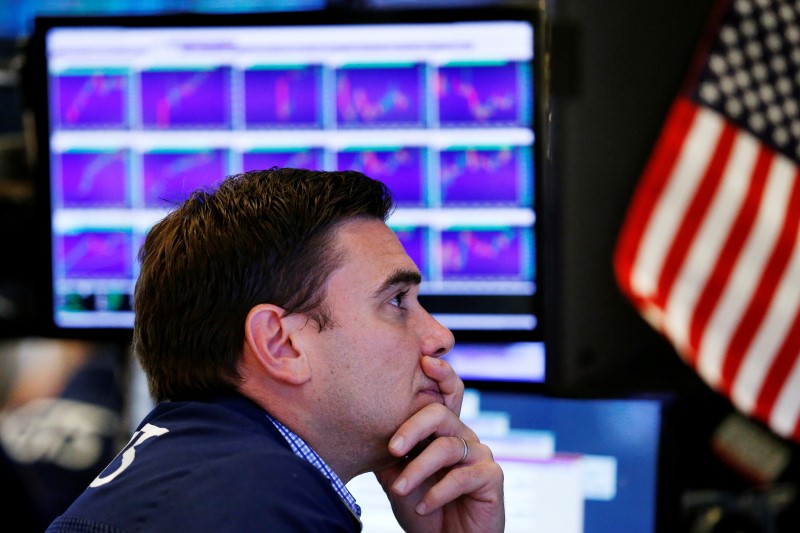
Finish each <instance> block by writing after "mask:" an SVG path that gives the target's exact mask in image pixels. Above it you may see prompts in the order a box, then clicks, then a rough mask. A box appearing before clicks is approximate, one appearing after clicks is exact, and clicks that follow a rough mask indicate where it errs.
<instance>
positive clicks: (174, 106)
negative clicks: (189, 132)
mask: <svg viewBox="0 0 800 533" xmlns="http://www.w3.org/2000/svg"><path fill="white" fill-rule="evenodd" d="M141 85H142V87H141V91H142V100H141V105H142V125H143V126H144V127H145V128H151V129H173V128H175V129H181V128H215V129H219V128H230V127H231V120H230V109H231V95H230V68H228V67H219V68H215V69H208V70H196V69H195V70H148V71H144V72H142V74H141Z"/></svg>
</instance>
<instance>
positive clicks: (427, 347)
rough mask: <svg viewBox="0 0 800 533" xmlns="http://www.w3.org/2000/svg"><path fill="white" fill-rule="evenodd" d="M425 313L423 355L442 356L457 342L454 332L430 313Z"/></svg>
mask: <svg viewBox="0 0 800 533" xmlns="http://www.w3.org/2000/svg"><path fill="white" fill-rule="evenodd" d="M423 313H424V315H425V330H424V331H425V332H424V334H423V336H422V355H429V356H431V357H442V356H443V355H445V354H447V352H449V351H450V350H451V349H452V348H453V345H454V344H455V342H456V339H455V337H454V336H453V332H452V331H450V330H449V329H448V328H446V327H445V326H443V325H442V324H441V323H440V322H439V321H438V320H436V319H435V318H433V316H431V314H430V313H428V312H427V311H423Z"/></svg>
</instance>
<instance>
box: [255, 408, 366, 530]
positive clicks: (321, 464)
mask: <svg viewBox="0 0 800 533" xmlns="http://www.w3.org/2000/svg"><path fill="white" fill-rule="evenodd" d="M267 418H269V420H270V421H271V422H272V423H273V424H274V425H275V427H276V428H277V429H278V431H279V432H280V434H281V435H283V438H284V439H286V442H288V443H289V446H290V447H291V448H292V451H293V452H294V454H295V455H296V456H298V457H300V458H302V459H305V460H306V461H308V462H309V463H311V464H312V465H313V466H314V468H316V469H317V470H319V471H320V473H321V474H322V475H323V476H325V477H326V478H327V479H328V480H329V481H330V482H331V485H332V486H333V490H335V491H336V493H337V494H338V495H339V497H340V498H341V499H342V500H343V501H344V503H346V504H347V507H349V508H350V510H351V511H352V512H353V514H355V515H356V516H357V517H359V518H361V507H359V505H358V504H357V503H356V499H355V497H353V495H352V494H351V493H350V491H349V490H347V487H346V486H345V484H344V483H343V482H342V480H341V478H339V476H337V475H336V472H334V471H333V470H331V467H330V466H328V464H327V463H326V462H325V461H323V460H322V457H320V456H319V455H317V453H316V452H315V451H314V450H312V449H311V446H309V445H308V444H306V442H305V441H304V440H303V439H301V438H300V437H299V436H298V435H297V434H296V433H294V432H293V431H292V430H291V429H289V428H287V427H286V426H284V425H283V424H281V423H280V422H278V421H277V420H275V419H274V418H273V417H272V416H271V415H269V414H267Z"/></svg>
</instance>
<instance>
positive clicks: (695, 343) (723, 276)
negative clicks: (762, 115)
mask: <svg viewBox="0 0 800 533" xmlns="http://www.w3.org/2000/svg"><path fill="white" fill-rule="evenodd" d="M772 158H773V153H772V152H771V151H770V150H769V149H767V148H765V147H763V146H762V147H761V148H760V149H759V152H758V157H757V159H756V164H755V166H754V167H753V173H752V175H751V180H750V187H749V190H748V191H747V196H746V197H745V200H744V202H743V204H742V207H741V209H740V210H739V213H738V214H737V216H736V222H735V223H734V224H733V227H732V228H731V231H730V233H729V234H728V237H727V239H726V240H725V244H724V245H723V247H722V251H721V252H720V254H719V257H718V258H717V262H716V263H715V265H714V268H713V273H712V275H711V276H709V280H708V283H707V284H706V286H705V287H704V288H703V292H702V294H701V295H700V297H699V298H698V300H697V305H696V306H695V308H694V313H693V314H692V319H691V323H690V324H689V350H688V353H687V354H686V359H687V362H688V363H690V364H691V365H694V364H695V363H696V361H697V349H698V348H699V346H700V339H701V337H702V335H703V333H704V332H705V329H706V324H707V323H708V320H709V318H710V317H711V313H712V312H713V310H714V308H715V307H716V306H717V301H718V300H719V297H720V295H721V294H722V291H723V290H724V289H725V287H726V286H727V285H728V280H729V278H730V276H731V272H732V271H733V268H734V266H735V265H736V258H737V257H738V256H739V253H740V252H741V251H742V247H743V246H744V243H745V242H746V240H747V234H748V233H749V232H750V229H751V228H752V226H753V221H754V220H755V218H756V214H757V213H758V207H759V205H760V204H761V197H762V195H763V194H764V187H765V186H766V181H767V180H766V175H767V172H768V171H769V167H770V165H771V164H772Z"/></svg>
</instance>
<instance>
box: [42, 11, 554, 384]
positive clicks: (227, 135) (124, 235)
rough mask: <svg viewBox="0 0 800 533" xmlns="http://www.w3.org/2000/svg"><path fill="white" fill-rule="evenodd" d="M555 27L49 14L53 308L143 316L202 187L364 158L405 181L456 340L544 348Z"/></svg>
mask: <svg viewBox="0 0 800 533" xmlns="http://www.w3.org/2000/svg"><path fill="white" fill-rule="evenodd" d="M539 24H540V23H539V12H538V11H537V10H536V9H528V8H525V9H522V8H513V9H512V8H494V9H487V8H481V9H455V10H454V9H451V10H434V9H424V10H400V11H391V10H378V11H373V12H370V11H358V12H350V13H345V12H341V11H330V12H328V11H326V12H306V13H302V14H297V13H271V14H262V15H260V16H259V15H257V14H250V15H247V16H235V15H229V16H224V15H212V16H205V15H193V16H166V15H164V16H150V17H119V18H114V17H106V18H81V17H74V18H38V19H37V20H36V30H35V33H34V37H33V40H32V42H33V44H32V46H31V49H32V56H33V59H34V60H35V59H36V58H37V57H38V58H39V59H40V61H39V63H40V64H41V69H40V70H41V76H42V84H41V86H42V87H45V88H46V90H45V91H42V92H43V93H46V94H42V98H41V105H40V106H39V109H37V112H38V115H37V116H38V118H39V120H38V122H37V124H38V131H39V139H40V143H41V146H42V147H43V149H42V150H40V152H41V154H42V161H41V162H40V175H41V176H42V188H41V190H42V193H43V194H44V195H46V197H47V202H46V203H47V206H46V208H47V213H46V218H47V220H48V227H47V228H46V232H47V237H48V239H47V241H48V242H49V250H48V253H49V256H50V279H49V280H47V281H48V284H47V286H49V287H50V291H49V293H48V294H47V297H46V300H47V304H46V306H45V307H46V308H47V309H48V310H49V316H48V317H47V318H48V322H49V323H51V324H52V327H53V329H55V330H56V331H58V332H59V333H66V332H76V331H77V332H80V333H81V334H93V333H98V332H122V333H125V332H127V331H129V330H130V328H131V327H132V325H133V310H132V295H133V290H134V285H135V282H136V278H137V274H138V264H137V258H136V256H137V251H138V248H139V246H140V245H141V243H142V240H143V238H144V236H145V234H146V233H147V231H148V230H149V228H150V227H151V226H152V225H153V224H154V223H155V222H156V221H157V220H159V219H160V218H162V217H163V216H164V215H165V214H166V213H167V212H168V211H169V210H170V209H171V208H172V207H173V206H174V205H175V203H176V202H180V201H181V200H183V199H185V198H186V197H187V196H188V194H189V192H190V191H191V190H193V189H195V188H198V187H201V186H207V185H213V184H214V183H215V182H216V181H218V180H220V179H221V178H223V177H225V176H228V175H233V174H237V173H240V172H243V171H248V170H253V169H265V168H270V167H273V166H279V167H303V168H311V169H319V170H342V169H353V170H359V171H362V172H364V173H365V174H367V175H369V176H371V177H373V178H376V179H379V180H381V181H383V182H385V183H386V184H387V185H388V186H389V188H390V189H391V190H392V192H393V194H394V197H395V199H396V205H397V207H396V210H395V211H394V212H393V213H392V215H391V217H390V218H389V220H388V224H389V226H390V227H391V228H392V229H393V230H394V231H395V232H396V234H397V235H398V237H399V238H400V241H401V242H402V243H403V245H404V246H405V248H406V250H407V252H408V253H409V255H410V256H411V257H412V258H413V259H414V260H415V261H416V263H417V264H418V265H419V267H420V269H421V271H422V274H423V279H424V281H423V284H422V287H421V300H422V302H423V305H425V306H426V308H427V309H428V310H429V311H430V312H431V313H432V314H433V315H434V316H435V317H436V318H437V319H439V320H440V321H441V322H442V323H443V324H445V325H446V326H448V327H449V328H450V329H452V330H453V331H454V332H455V334H456V338H457V340H459V341H463V342H465V343H466V344H465V346H466V345H467V344H469V343H471V342H482V343H486V342H489V343H508V342H514V343H518V342H521V343H522V344H520V345H519V346H527V347H530V348H531V349H532V350H533V351H534V352H535V353H536V354H543V353H544V341H545V339H544V333H543V323H544V321H545V320H546V317H545V313H544V311H543V309H544V305H543V296H542V290H541V288H542V287H543V283H542V278H543V276H542V268H541V265H542V260H541V256H542V242H543V230H542V216H541V214H542V211H543V206H542V203H541V201H540V197H541V196H542V195H541V194H540V192H541V187H542V186H543V185H542V183H541V182H542V179H541V174H542V172H541V162H540V160H541V155H540V153H541V152H542V149H541V148H540V144H541V140H540V139H541V131H540V130H542V129H543V128H540V127H539V126H538V124H539V123H540V121H541V118H540V114H541V113H540V110H539V108H540V106H541V105H542V104H541V100H542V98H543V97H542V95H543V94H544V91H543V89H542V88H541V85H542V83H543V81H542V79H541V78H542V76H540V75H539V74H538V73H539V71H540V69H541V65H540V62H539V55H541V50H540V47H541V46H543V45H542V44H540V43H543V42H544V41H543V39H542V38H540V33H541V32H540V31H539ZM503 349H505V348H503ZM535 357H538V356H535ZM509 372H510V375H508V376H505V375H501V376H500V379H501V380H502V379H505V378H512V379H513V378H516V379H520V376H519V375H517V374H518V372H517V370H515V369H513V368H512V369H511V370H509ZM531 372H532V371H531V370H530V369H523V370H522V372H521V374H520V375H521V376H525V377H524V380H528V377H527V376H528V375H529V374H530V373H531ZM479 374H480V373H479ZM478 377H480V376H478ZM492 377H493V378H494V377H497V376H492ZM533 381H535V380H533Z"/></svg>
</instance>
